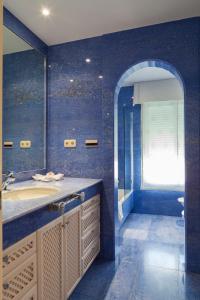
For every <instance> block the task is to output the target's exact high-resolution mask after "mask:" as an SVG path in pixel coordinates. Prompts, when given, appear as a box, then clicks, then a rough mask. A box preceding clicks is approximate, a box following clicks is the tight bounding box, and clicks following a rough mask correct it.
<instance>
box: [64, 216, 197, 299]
mask: <svg viewBox="0 0 200 300" xmlns="http://www.w3.org/2000/svg"><path fill="white" fill-rule="evenodd" d="M179 221H180V222H179ZM117 243H118V246H117V249H118V252H117V258H116V261H115V262H108V261H103V260H96V261H95V262H94V264H93V265H92V266H91V268H90V269H89V270H88V272H87V273H86V274H85V276H84V277H83V279H82V280H81V282H80V283H79V284H78V286H77V288H76V289H75V291H74V293H73V294H72V295H71V297H70V300H86V299H87V300H200V275H198V274H192V273H187V274H186V273H185V272H184V226H183V220H182V219H181V218H175V217H164V216H155V215H139V214H131V215H130V216H129V217H128V219H127V221H126V222H125V223H124V225H123V227H122V229H121V230H120V232H119V234H118V236H117Z"/></svg>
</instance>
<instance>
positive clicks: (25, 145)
mask: <svg viewBox="0 0 200 300" xmlns="http://www.w3.org/2000/svg"><path fill="white" fill-rule="evenodd" d="M20 148H31V141H20Z"/></svg>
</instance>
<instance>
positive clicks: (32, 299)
mask: <svg viewBox="0 0 200 300" xmlns="http://www.w3.org/2000/svg"><path fill="white" fill-rule="evenodd" d="M21 300H37V285H35V286H34V287H33V288H32V289H31V290H30V291H29V292H28V293H27V294H26V295H25V296H24V297H23V298H22V299H21Z"/></svg>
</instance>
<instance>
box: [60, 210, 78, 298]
mask: <svg viewBox="0 0 200 300" xmlns="http://www.w3.org/2000/svg"><path fill="white" fill-rule="evenodd" d="M80 212H81V210H80V207H77V208H75V209H73V210H72V211H70V212H69V213H67V214H65V216H64V226H65V228H64V257H65V296H67V297H69V295H70V294H71V292H72V291H73V289H74V288H75V286H76V285H77V283H78V282H79V280H80V278H81V236H80V233H81V228H80V224H81V216H80Z"/></svg>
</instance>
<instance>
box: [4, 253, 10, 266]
mask: <svg viewBox="0 0 200 300" xmlns="http://www.w3.org/2000/svg"><path fill="white" fill-rule="evenodd" d="M8 261H9V257H8V255H5V256H4V257H3V262H4V263H6V264H7V263H8Z"/></svg>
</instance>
